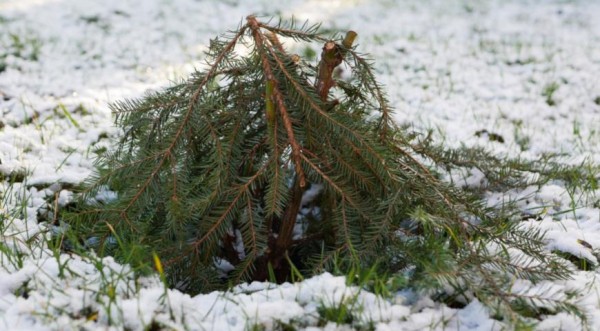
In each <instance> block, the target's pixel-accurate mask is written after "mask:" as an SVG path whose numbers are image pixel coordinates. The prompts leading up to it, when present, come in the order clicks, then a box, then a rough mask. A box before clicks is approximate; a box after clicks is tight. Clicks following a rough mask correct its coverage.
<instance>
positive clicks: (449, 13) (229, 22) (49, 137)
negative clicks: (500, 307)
mask: <svg viewBox="0 0 600 331" xmlns="http://www.w3.org/2000/svg"><path fill="white" fill-rule="evenodd" d="M252 13H254V14H257V15H259V16H261V15H262V16H265V17H271V16H275V17H282V18H291V17H292V16H294V17H295V18H297V19H299V20H305V19H308V20H310V21H311V22H323V28H324V29H326V30H328V31H332V32H335V31H342V32H343V31H346V30H348V29H353V30H355V31H357V32H358V33H359V40H358V43H359V46H358V48H359V50H360V51H361V52H367V53H371V54H372V57H373V58H374V60H375V64H376V68H377V71H378V72H377V76H378V78H379V79H380V80H381V81H382V82H383V83H385V84H386V90H387V92H388V94H389V97H390V100H391V104H392V105H393V106H394V107H395V108H396V120H397V121H398V123H399V124H407V125H412V126H414V127H416V128H417V129H420V130H423V131H425V130H426V129H428V128H432V129H433V130H434V135H435V137H436V139H439V140H443V141H444V142H445V143H447V144H448V145H450V146H460V145H462V144H464V145H467V146H475V145H481V146H485V147H486V148H488V149H490V150H493V151H494V152H496V153H498V154H501V155H509V156H520V157H523V158H536V157H541V156H544V155H549V154H554V155H560V160H561V161H562V162H564V163H565V164H572V165H581V166H582V167H588V166H590V164H600V129H599V124H600V20H598V19H597V14H598V13H600V2H597V1H583V0H581V1H483V2H477V3H475V4H472V3H471V2H469V1H423V2H417V1H393V0H381V1H361V0H338V1H280V2H273V1H237V0H229V1H216V0H215V1H208V0H207V1H192V0H173V1H158V0H153V1H144V2H139V1H129V0H128V1H117V0H108V1H103V2H96V1H89V0H80V1H68V0H62V1H61V0H18V1H17V0H15V1H11V0H0V174H2V175H1V176H0V179H2V183H1V184H0V214H2V216H1V217H0V219H1V220H2V222H3V223H2V225H1V226H0V230H1V231H0V241H1V244H0V250H1V252H0V263H1V266H2V268H1V269H0V329H3V330H21V329H22V330H68V329H90V330H95V329H98V330H106V329H109V330H110V329H114V330H119V329H130V330H143V329H156V328H164V329H175V330H253V329H260V328H266V329H270V328H273V327H282V325H287V324H290V325H293V326H294V327H295V328H296V329H306V330H349V329H356V328H361V327H364V328H367V329H368V328H372V329H375V330H423V329H425V330H427V329H432V330H438V329H439V330H442V329H443V330H492V329H502V328H504V327H506V326H505V325H504V324H502V323H501V322H498V321H496V320H495V319H493V318H492V317H491V316H490V314H489V312H488V311H487V310H486V309H485V308H484V307H483V306H482V305H481V304H479V303H478V302H477V301H473V302H471V303H470V304H468V305H467V306H466V307H464V308H462V309H454V308H449V307H447V306H445V305H444V304H442V303H437V302H434V301H433V300H431V298H430V297H428V296H427V295H426V294H421V293H412V292H400V293H397V295H395V296H394V297H393V298H392V299H389V298H379V297H377V296H375V295H374V294H373V293H369V292H368V291H365V290H361V289H359V288H357V287H353V286H348V285H346V282H345V279H344V278H343V277H334V276H332V275H330V274H323V275H319V276H316V277H314V278H311V279H307V280H305V281H303V282H300V283H297V284H284V285H280V286H275V285H271V284H267V283H260V284H259V283H253V284H248V285H242V286H238V287H236V288H235V289H233V290H232V291H229V292H213V293H210V294H205V295H198V296H195V297H190V296H188V295H186V294H182V293H180V292H178V291H173V290H168V289H165V288H164V286H163V285H162V283H161V282H160V281H159V279H158V277H149V278H142V279H138V280H136V279H135V278H134V275H133V272H132V271H131V269H130V268H128V266H124V265H120V264H118V263H116V262H114V261H113V260H112V259H110V258H104V259H94V258H93V257H86V258H81V257H78V256H75V255H67V254H63V255H57V254H55V251H52V250H50V249H48V247H47V246H46V244H45V240H44V239H45V238H48V236H49V231H50V230H49V227H48V226H47V224H46V223H39V222H38V218H40V217H41V216H40V215H43V217H45V218H46V219H48V218H49V219H52V218H53V214H52V212H51V211H49V210H50V209H51V208H48V206H47V201H53V202H54V201H56V204H57V205H58V206H64V205H66V204H68V203H69V201H70V200H71V199H72V198H73V193H72V190H73V188H74V187H77V186H78V185H80V184H81V183H82V181H83V180H84V179H85V178H86V177H87V176H88V175H89V174H90V173H91V171H92V170H93V160H94V157H95V155H96V153H97V152H98V151H101V150H102V149H106V148H110V145H111V143H113V142H114V141H115V139H116V137H118V135H119V132H118V131H117V130H116V129H115V128H114V127H113V126H112V123H113V119H112V115H111V113H110V111H109V109H108V103H110V102H114V101H117V100H120V99H122V98H125V97H135V96H140V95H142V94H143V93H144V92H145V91H147V90H149V89H157V88H160V87H163V86H168V84H169V82H170V81H174V80H179V79H181V78H184V77H185V76H186V75H187V74H188V73H190V72H191V71H192V70H193V68H194V67H201V66H202V59H203V58H204V55H203V51H204V50H205V49H206V45H207V44H208V41H209V39H210V38H212V37H214V36H216V35H218V34H219V33H223V32H225V31H227V30H231V29H234V28H236V27H237V25H238V24H239V22H241V21H242V19H243V18H244V17H245V16H247V15H248V14H252ZM292 46H293V45H292ZM318 51H319V50H318V49H306V48H302V47H297V52H298V53H299V54H301V55H308V56H310V55H311V54H314V53H315V52H316V53H318ZM500 138H501V139H500ZM482 178H483V177H482V176H481V174H479V173H477V172H476V171H473V172H472V173H470V174H464V176H458V177H457V178H456V180H457V181H460V182H459V183H458V184H461V182H462V181H464V184H467V185H480V184H481V180H482ZM598 193H600V191H599V190H598V187H597V184H596V186H594V185H591V184H590V185H587V186H586V187H581V188H580V189H577V190H567V189H566V188H565V185H564V183H562V182H560V181H556V182H552V183H550V184H548V185H546V186H544V187H541V188H538V187H531V188H529V189H526V190H522V191H513V192H502V193H498V192H489V193H488V194H487V196H486V198H487V199H488V201H489V203H490V204H498V203H502V201H504V200H505V199H514V200H518V201H519V204H520V206H521V208H523V210H524V211H525V212H529V213H531V214H536V215H539V217H538V218H532V219H528V220H524V221H523V226H534V227H540V228H542V229H544V230H547V231H548V233H547V240H548V249H550V250H560V251H563V252H565V253H568V254H570V255H572V256H578V257H582V258H584V259H586V260H587V261H588V262H589V263H590V264H591V265H597V263H598V257H597V256H598V254H597V252H598V248H600V208H599V205H600V197H599V195H598ZM586 243H587V244H589V245H586ZM588 246H591V248H590V247H588ZM596 275H597V271H596V268H594V267H593V268H591V269H590V270H589V271H582V270H578V269H576V268H574V271H573V279H572V280H568V281H563V282H546V283H542V284H540V285H539V287H538V288H537V290H538V291H540V292H549V293H555V294H557V295H561V296H562V297H564V298H565V299H567V300H570V301H571V302H573V303H576V304H577V305H579V306H580V307H581V309H582V310H583V311H584V312H586V313H587V316H588V323H589V328H590V329H591V330H594V329H600V292H599V290H600V281H599V280H598V279H597V278H596ZM514 290H515V291H519V290H521V288H520V287H519V282H516V283H515V287H514ZM350 298H352V299H353V300H350ZM342 305H348V306H350V307H351V308H352V309H353V312H354V313H353V314H354V316H355V318H354V320H353V321H352V323H351V324H345V325H343V324H341V325H338V324H336V323H334V322H333V321H327V320H325V319H323V317H322V316H321V313H320V311H322V309H321V308H323V307H330V308H331V307H333V308H335V307H340V306H342ZM581 328H583V326H582V325H581V324H580V320H579V319H578V318H577V317H575V316H571V315H567V314H564V313H560V314H557V315H548V316H542V318H541V320H540V321H539V323H538V324H537V329H539V330H560V329H565V330H566V329H569V330H578V329H581Z"/></svg>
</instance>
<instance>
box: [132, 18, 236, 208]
mask: <svg viewBox="0 0 600 331" xmlns="http://www.w3.org/2000/svg"><path fill="white" fill-rule="evenodd" d="M244 32H245V28H244V27H242V28H241V29H240V30H239V31H238V32H237V33H236V35H235V36H234V38H233V39H232V40H231V41H230V42H229V43H228V44H227V47H225V49H223V50H222V51H221V53H220V54H219V55H218V56H217V58H216V59H215V62H214V63H213V65H212V67H211V69H210V70H209V71H208V73H207V74H206V75H205V77H204V79H203V80H202V81H201V82H200V84H198V87H197V88H196V91H195V92H194V94H193V95H192V98H191V99H190V102H189V105H188V109H187V112H186V113H185V115H184V118H183V120H182V122H181V124H180V125H179V128H178V129H177V132H176V133H175V134H174V135H173V139H172V142H171V144H170V145H169V147H167V149H166V150H164V151H163V152H162V153H161V154H162V158H161V159H160V161H159V162H158V165H156V167H155V168H154V170H153V171H152V173H151V174H150V176H148V179H147V180H146V181H144V183H143V184H142V185H141V186H140V188H139V189H138V191H137V192H136V193H135V194H134V196H133V198H132V199H131V200H130V201H129V203H128V204H127V206H126V207H125V208H124V209H123V211H122V212H121V216H122V217H123V218H124V219H125V220H127V219H128V217H127V210H129V208H131V206H133V204H135V203H136V201H137V200H138V199H139V198H140V196H141V194H142V193H143V192H144V191H145V190H146V188H148V185H149V184H150V182H151V181H152V180H153V178H154V177H155V176H156V175H157V174H158V172H159V171H160V169H161V167H162V165H163V164H164V162H165V160H166V159H167V158H168V157H170V156H171V153H172V150H173V148H174V147H175V145H176V144H177V142H178V141H179V137H180V136H181V134H182V133H183V128H184V127H185V126H186V125H187V123H188V121H189V119H190V116H191V114H192V111H193V109H194V107H195V105H196V103H197V102H198V98H199V97H200V92H201V91H202V90H203V89H204V87H205V86H206V83H208V81H209V80H210V79H211V78H212V77H214V73H215V72H216V71H217V66H218V65H219V63H221V61H223V59H224V58H225V56H226V55H227V54H228V53H229V52H231V51H232V50H233V48H234V47H235V45H236V44H237V41H238V39H239V38H240V37H241V36H242V35H243V34H244ZM218 141H219V140H218V139H216V140H215V142H218Z"/></svg>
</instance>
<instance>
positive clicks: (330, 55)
mask: <svg viewBox="0 0 600 331" xmlns="http://www.w3.org/2000/svg"><path fill="white" fill-rule="evenodd" d="M343 59H344V58H343V56H342V52H341V50H340V48H339V46H338V45H337V44H336V43H335V42H333V41H328V42H326V43H325V45H323V52H322V53H321V61H319V72H318V74H317V80H316V81H315V88H316V89H317V93H318V94H319V97H320V98H321V101H323V102H325V101H327V99H328V97H329V90H330V89H331V88H332V87H333V86H334V85H335V80H334V79H333V70H334V69H335V67H337V66H338V65H340V64H341V63H342V61H343Z"/></svg>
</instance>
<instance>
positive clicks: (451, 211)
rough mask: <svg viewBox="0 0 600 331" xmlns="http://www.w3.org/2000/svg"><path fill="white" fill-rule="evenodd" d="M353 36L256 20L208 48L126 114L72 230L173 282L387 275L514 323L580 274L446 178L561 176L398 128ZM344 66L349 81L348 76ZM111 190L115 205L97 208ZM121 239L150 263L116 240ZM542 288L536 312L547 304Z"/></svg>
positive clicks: (516, 181)
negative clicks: (309, 47)
mask: <svg viewBox="0 0 600 331" xmlns="http://www.w3.org/2000/svg"><path fill="white" fill-rule="evenodd" d="M288 38H291V39H294V40H296V41H303V42H319V43H322V44H323V51H322V54H321V58H320V60H319V62H318V63H316V66H312V65H309V64H307V63H306V62H304V60H302V59H301V58H300V57H299V56H298V55H294V54H291V53H290V52H289V51H288V50H287V49H286V47H285V40H286V39H288ZM355 38H356V33H354V32H349V33H348V34H346V36H345V38H343V39H341V40H337V39H328V38H325V37H323V36H321V35H320V34H319V33H318V25H313V26H309V25H308V24H306V23H305V24H303V25H301V26H300V27H297V26H296V23H295V22H291V23H288V22H283V21H282V22H278V23H277V24H275V25H271V24H267V23H263V22H260V21H259V20H258V19H257V18H256V17H254V16H248V17H247V18H246V21H245V23H243V24H242V25H241V26H240V27H239V29H238V30H237V31H235V32H233V33H232V34H230V35H229V36H228V37H225V38H217V39H215V40H213V41H211V43H210V47H209V50H208V51H207V62H206V65H205V69H204V70H201V71H198V72H195V73H194V74H192V75H191V76H190V77H189V78H188V79H186V80H183V81H181V82H179V83H177V84H175V85H173V86H171V87H169V88H167V89H165V90H162V91H158V92H154V93H150V94H147V95H146V96H144V97H143V98H140V99H138V100H127V101H120V102H117V103H115V104H113V105H112V109H113V110H114V112H115V114H116V124H117V126H119V127H120V128H121V129H122V130H123V134H122V136H121V137H120V139H119V140H118V141H117V144H116V146H115V148H114V149H113V150H111V151H108V152H106V153H104V154H103V155H102V156H100V157H99V159H98V160H97V166H98V171H97V173H96V174H94V175H93V176H92V177H91V178H90V179H89V181H88V187H87V188H86V190H85V191H84V192H83V193H82V195H81V201H80V204H79V206H80V210H78V212H77V213H76V214H75V215H72V219H70V222H71V224H72V225H73V226H72V228H73V229H74V231H78V233H80V234H85V236H94V237H98V238H101V244H100V246H99V247H98V251H99V253H101V254H102V253H107V254H108V253H110V252H114V254H115V255H116V256H118V257H123V258H124V259H125V262H128V263H132V264H136V263H137V264H138V265H147V261H151V259H152V254H151V253H153V251H154V252H155V253H156V254H157V256H159V257H160V259H161V260H162V261H164V262H165V263H164V266H165V271H166V273H167V275H168V279H169V280H170V282H171V284H172V285H173V286H180V288H182V289H183V286H185V289H186V290H188V291H190V292H198V291H209V290H212V289H214V288H215V287H219V286H221V287H222V286H224V284H227V283H231V284H236V283H239V282H242V281H250V280H266V279H269V276H270V275H269V272H270V271H272V272H274V273H275V277H276V280H277V281H281V282H283V281H286V280H292V279H294V277H295V275H296V274H297V272H298V270H301V272H302V273H303V274H304V275H311V274H314V273H317V272H321V271H323V270H327V269H328V270H332V269H340V268H343V267H344V266H346V267H356V266H359V267H365V268H372V266H373V265H377V266H378V268H382V271H383V272H385V273H389V274H396V275H398V274H402V273H404V272H405V271H406V270H413V272H412V273H411V276H410V285H409V286H412V287H416V288H425V289H429V290H432V291H439V292H440V293H443V294H444V295H446V296H447V297H449V296H452V295H456V296H462V297H464V298H478V299H479V300H481V301H482V302H484V303H485V304H487V305H488V306H495V307H500V308H501V309H500V310H501V311H502V312H503V313H504V314H506V316H513V314H517V315H518V313H517V308H515V307H516V306H517V305H516V304H515V302H516V300H517V299H515V298H516V297H519V295H520V294H519V293H511V290H512V289H511V282H512V281H513V280H514V278H515V277H519V278H524V279H525V278H526V279H528V280H530V281H531V282H532V283H534V284H535V283H539V282H541V281H543V280H560V279H566V278H568V277H569V270H570V269H569V267H568V264H567V263H566V262H565V261H564V260H562V259H561V258H560V257H557V256H556V255H553V254H552V253H550V252H548V251H547V250H545V248H544V245H545V244H544V240H543V233H540V232H536V231H533V230H527V229H523V228H521V227H520V226H519V223H518V220H516V219H515V217H514V216H515V215H518V210H517V209H516V207H515V206H514V205H508V206H505V207H504V208H490V207H487V206H486V205H485V204H484V203H483V202H482V200H481V196H480V195H479V194H480V193H481V190H484V189H486V188H481V190H479V191H477V190H472V189H464V188H462V187H456V186H453V184H452V183H448V182H447V181H445V180H444V179H443V178H444V177H445V176H447V175H450V174H451V172H452V171H455V170H458V171H464V170H465V169H471V168H477V169H480V170H481V171H482V173H484V174H485V175H486V179H488V180H489V181H490V182H491V183H493V184H494V187H496V188H505V189H506V188H511V187H515V186H518V185H523V184H531V183H532V182H531V181H527V180H526V175H528V174H530V173H535V174H537V175H538V176H539V179H538V180H537V181H536V182H535V183H543V182H544V181H547V180H549V178H550V177H549V175H551V174H553V173H552V171H551V169H552V168H554V169H555V168H556V167H553V166H552V165H550V166H548V164H550V163H546V164H542V165H540V166H536V165H535V164H532V163H527V162H524V161H520V160H512V159H503V158H500V157H498V156H494V155H492V154H491V153H489V152H486V151H483V150H478V149H473V148H461V149H449V148H447V147H445V146H440V145H436V144H435V143H433V142H432V141H431V137H430V136H427V137H426V138H425V139H422V140H420V141H415V140H416V139H415V137H419V136H420V134H419V133H415V132H410V131H408V130H407V129H404V128H400V127H398V126H397V125H396V124H395V123H394V122H393V120H392V113H393V108H392V107H390V106H389V105H388V100H387V98H386V96H385V93H384V91H383V88H382V86H381V85H380V84H379V83H378V82H377V80H376V78H375V76H374V71H373V68H372V61H371V60H369V59H368V57H366V56H364V55H362V54H359V53H358V52H357V51H356V47H355V46H353V45H354V40H355ZM242 47H243V48H245V49H246V50H248V52H240V51H239V49H240V48H242ZM342 65H343V66H345V67H347V68H349V69H350V72H351V74H352V78H351V79H349V80H347V81H337V80H336V78H335V77H334V74H333V73H334V70H335V69H336V68H338V67H339V66H342ZM331 95H336V97H338V99H337V100H330V96H331ZM568 171H574V170H573V169H568ZM568 171H566V170H565V172H564V173H563V174H562V175H561V176H564V178H569V177H568V176H570V175H569V172H568ZM571 175H572V174H571ZM571 177H572V176H571ZM107 189H110V190H112V191H114V192H116V194H117V198H116V199H114V200H111V201H106V200H103V201H100V199H96V197H97V196H98V195H99V194H100V193H101V192H103V190H107ZM114 233H118V234H119V235H120V240H122V241H123V242H124V243H126V245H124V246H123V247H133V246H135V247H143V249H140V250H139V251H140V252H141V253H139V254H138V255H136V256H135V259H134V258H133V257H130V256H131V254H127V252H125V251H120V249H121V248H119V247H114V246H111V240H110V238H111V236H114ZM128 245H129V246H128ZM148 259H150V260H148ZM224 265H227V266H230V267H231V269H233V270H228V269H226V268H224V267H223V266H224ZM181 284H184V285H181ZM448 286H450V288H452V289H454V293H450V292H449V291H448ZM527 295H529V294H527V293H525V294H523V296H522V298H521V299H522V301H523V302H526V303H529V304H531V305H536V304H537V303H539V302H541V301H539V300H538V301H536V300H534V299H536V298H534V297H527ZM540 298H541V296H540ZM548 298H549V299H553V298H552V296H548ZM542 299H543V298H542ZM542 299H540V300H542ZM557 301H560V300H557ZM555 307H559V308H560V307H563V308H565V309H567V308H569V307H570V306H568V303H565V304H564V305H562V306H561V305H560V304H557V305H555ZM557 309H558V308H557Z"/></svg>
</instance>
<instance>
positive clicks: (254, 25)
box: [247, 16, 306, 188]
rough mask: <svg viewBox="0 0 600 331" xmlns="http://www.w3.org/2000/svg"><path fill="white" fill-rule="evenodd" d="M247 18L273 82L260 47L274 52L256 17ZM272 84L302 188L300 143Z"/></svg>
mask: <svg viewBox="0 0 600 331" xmlns="http://www.w3.org/2000/svg"><path fill="white" fill-rule="evenodd" d="M247 20H248V25H249V26H250V29H251V30H252V36H253V37H254V40H255V43H256V48H257V50H258V52H259V54H260V57H261V62H262V66H263V70H264V71H265V77H266V79H267V81H271V82H275V81H276V80H275V77H274V76H273V71H272V69H271V66H270V64H269V60H268V59H267V56H266V54H264V51H263V50H262V49H263V47H266V48H267V49H269V50H270V51H271V52H272V53H274V52H273V51H272V49H271V48H270V47H269V46H268V45H267V44H266V43H265V42H264V39H263V36H262V34H261V32H260V26H259V24H258V21H257V20H256V17H254V16H248V17H247ZM272 55H273V56H274V54H272ZM273 84H274V86H273V98H274V99H275V102H276V103H277V110H278V113H279V114H280V115H281V117H282V119H283V125H284V127H285V130H286V132H287V135H288V141H289V143H290V146H291V147H292V156H293V157H292V160H293V162H294V165H295V167H296V174H297V176H298V180H299V184H300V187H301V188H303V187H305V186H306V178H305V176H304V171H303V170H302V165H301V164H300V154H301V153H302V152H301V148H300V145H299V144H298V141H297V140H296V138H295V137H294V130H293V129H292V122H291V120H290V117H289V115H288V112H287V108H286V107H285V102H284V101H283V96H282V95H281V92H280V91H279V89H278V88H277V85H276V84H275V83H273Z"/></svg>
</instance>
